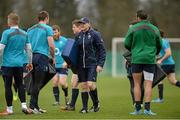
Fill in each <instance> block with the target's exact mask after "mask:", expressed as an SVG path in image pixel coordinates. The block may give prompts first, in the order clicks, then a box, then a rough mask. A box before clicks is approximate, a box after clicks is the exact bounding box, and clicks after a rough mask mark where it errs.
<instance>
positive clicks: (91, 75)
mask: <svg viewBox="0 0 180 120" xmlns="http://www.w3.org/2000/svg"><path fill="white" fill-rule="evenodd" d="M78 78H79V80H78V82H87V81H92V82H96V78H97V72H96V67H90V68H79V69H78Z"/></svg>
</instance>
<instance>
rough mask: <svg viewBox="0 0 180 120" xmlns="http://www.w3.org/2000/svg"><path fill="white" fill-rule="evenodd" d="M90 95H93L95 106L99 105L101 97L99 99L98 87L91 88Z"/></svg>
mask: <svg viewBox="0 0 180 120" xmlns="http://www.w3.org/2000/svg"><path fill="white" fill-rule="evenodd" d="M89 95H90V96H91V99H92V101H93V106H97V105H98V102H99V99H98V94H97V88H96V89H95V90H91V91H90V92H89Z"/></svg>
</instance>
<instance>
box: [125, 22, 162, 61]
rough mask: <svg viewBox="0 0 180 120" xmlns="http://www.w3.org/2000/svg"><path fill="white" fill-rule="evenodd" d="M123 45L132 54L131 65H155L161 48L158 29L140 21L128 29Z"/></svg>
mask: <svg viewBox="0 0 180 120" xmlns="http://www.w3.org/2000/svg"><path fill="white" fill-rule="evenodd" d="M124 45H125V48H127V49H128V50H129V51H131V53H132V61H131V63H134V64H155V63H156V55H157V54H158V53H159V52H160V50H161V47H162V40H161V37H160V32H159V29H158V28H157V27H156V26H154V25H152V24H151V23H150V22H148V21H147V20H142V21H140V22H138V23H137V24H135V25H133V26H132V27H130V28H129V30H128V33H127V35H126V37H125V41H124Z"/></svg>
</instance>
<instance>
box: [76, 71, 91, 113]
mask: <svg viewBox="0 0 180 120" xmlns="http://www.w3.org/2000/svg"><path fill="white" fill-rule="evenodd" d="M78 78H79V81H78V82H79V85H80V88H81V99H82V105H83V106H82V109H81V110H80V113H87V112H88V99H89V94H88V92H89V89H88V85H87V70H86V68H79V69H78Z"/></svg>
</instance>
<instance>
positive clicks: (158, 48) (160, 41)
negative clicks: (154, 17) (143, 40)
mask: <svg viewBox="0 0 180 120" xmlns="http://www.w3.org/2000/svg"><path fill="white" fill-rule="evenodd" d="M156 48H157V52H156V55H158V54H159V52H160V51H161V49H162V39H161V36H160V33H159V31H158V33H157V37H156Z"/></svg>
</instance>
